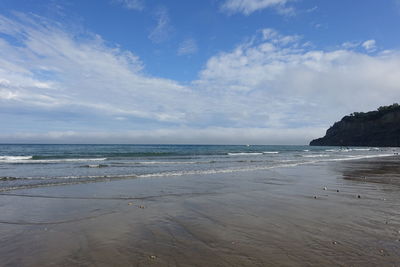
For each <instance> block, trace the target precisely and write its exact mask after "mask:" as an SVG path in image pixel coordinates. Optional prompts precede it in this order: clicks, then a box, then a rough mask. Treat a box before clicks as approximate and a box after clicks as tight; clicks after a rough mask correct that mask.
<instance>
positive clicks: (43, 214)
mask: <svg viewBox="0 0 400 267" xmlns="http://www.w3.org/2000/svg"><path fill="white" fill-rule="evenodd" d="M398 163H399V158H398V157H385V158H371V159H363V160H351V161H340V162H322V161H321V162H318V163H314V164H307V165H298V166H294V167H290V168H284V167H283V168H282V167H281V168H279V167H278V168H274V169H269V170H255V171H248V172H236V173H216V174H211V175H197V174H193V175H188V176H184V175H183V176H169V177H163V178H162V179H160V178H159V177H150V178H146V179H131V180H115V181H110V182H98V183H87V184H85V183H84V184H76V185H64V186H55V187H41V188H32V189H27V190H26V189H18V190H13V191H10V192H11V193H14V195H11V194H9V195H7V194H1V195H0V199H1V202H0V203H1V204H0V212H1V214H2V217H1V222H0V240H1V245H0V257H1V258H2V260H3V264H5V265H6V266H7V265H13V266H14V265H17V266H54V265H56V266H59V265H61V266H72V265H85V266H86V265H88V266H92V265H96V266H110V265H115V266H117V265H118V266H132V265H134V266H149V265H150V266H167V265H170V266H266V265H267V266H270V265H275V266H299V265H353V266H371V265H396V264H399V263H400V262H399V260H398V259H399V258H400V254H399V251H400V232H399V231H400V219H398V218H399V216H398V215H400V212H399V211H398V208H397V207H398V206H399V205H400V196H399V194H398V192H399V190H400V188H399V187H398V185H400V183H399V181H400V168H399V167H397V165H398ZM364 177H365V179H364ZM360 178H362V179H360ZM379 179H381V180H379ZM324 189H326V190H324ZM337 190H339V192H337ZM22 195H25V196H22ZM314 196H316V197H317V198H316V199H314ZM358 196H360V198H358Z"/></svg>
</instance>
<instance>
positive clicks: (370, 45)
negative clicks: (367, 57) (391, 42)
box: [362, 40, 376, 52]
mask: <svg viewBox="0 0 400 267" xmlns="http://www.w3.org/2000/svg"><path fill="white" fill-rule="evenodd" d="M362 47H364V49H365V50H367V51H368V52H374V51H375V50H376V41H375V40H368V41H365V42H364V43H362Z"/></svg>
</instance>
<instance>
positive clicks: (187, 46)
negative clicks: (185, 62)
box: [178, 38, 198, 56]
mask: <svg viewBox="0 0 400 267" xmlns="http://www.w3.org/2000/svg"><path fill="white" fill-rule="evenodd" d="M197 50H198V47H197V43H196V40H194V39H193V38H188V39H186V40H184V41H183V42H182V43H181V44H180V45H179V48H178V55H179V56H185V55H191V54H195V53H197Z"/></svg>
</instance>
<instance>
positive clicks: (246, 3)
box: [221, 0, 294, 15]
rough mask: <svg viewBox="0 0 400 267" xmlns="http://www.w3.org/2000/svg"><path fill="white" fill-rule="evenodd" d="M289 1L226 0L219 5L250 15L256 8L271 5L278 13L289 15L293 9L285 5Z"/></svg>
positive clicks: (228, 10)
mask: <svg viewBox="0 0 400 267" xmlns="http://www.w3.org/2000/svg"><path fill="white" fill-rule="evenodd" d="M289 1H291V0H226V1H225V2H224V3H223V4H222V6H221V7H222V10H225V11H227V12H229V13H243V14H244V15H250V14H251V13H253V12H255V11H257V10H261V9H265V8H271V7H273V8H276V9H277V10H278V12H279V13H280V14H284V15H291V14H293V12H294V9H293V8H292V7H287V6H285V4H286V3H287V2H289Z"/></svg>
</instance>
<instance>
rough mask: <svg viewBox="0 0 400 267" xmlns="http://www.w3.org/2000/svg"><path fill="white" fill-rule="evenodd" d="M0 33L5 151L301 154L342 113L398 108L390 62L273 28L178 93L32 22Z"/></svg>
mask: <svg viewBox="0 0 400 267" xmlns="http://www.w3.org/2000/svg"><path fill="white" fill-rule="evenodd" d="M0 33H2V35H1V37H0V112H1V114H2V115H1V116H0V124H1V125H7V127H4V128H2V133H1V136H0V141H3V142H4V141H6V140H9V141H10V140H15V141H18V140H19V141H21V142H22V141H23V140H25V141H26V140H33V141H34V140H37V141H38V142H40V140H41V142H43V141H46V140H50V141H51V140H54V142H62V141H63V140H64V141H65V140H67V141H68V140H69V141H70V142H77V141H79V140H81V142H96V140H97V141H98V142H118V141H121V142H125V141H126V142H134V143H140V142H164V143H168V142H172V143H177V142H186V143H192V142H197V143H201V142H203V143H218V142H220V143H255V142H257V143H281V142H282V143H283V142H286V143H287V142H289V143H306V142H307V141H309V139H311V138H314V137H317V136H318V135H321V134H322V133H323V129H324V128H325V127H327V126H329V125H330V124H331V123H333V122H334V121H335V120H338V119H339V118H340V117H341V116H342V115H344V114H347V113H350V112H354V111H363V110H370V109H374V108H376V107H377V106H380V105H384V104H389V103H392V102H394V101H395V100H396V99H400V90H399V86H398V85H399V84H400V52H399V51H391V52H380V51H378V50H377V51H376V53H373V54H370V53H367V52H365V51H364V50H361V49H359V50H360V51H357V50H353V49H346V48H340V49H337V50H327V51H325V50H324V49H316V48H313V47H310V46H307V45H305V44H307V43H308V42H307V41H306V40H304V41H303V38H302V37H301V36H297V35H284V34H282V33H280V32H277V31H275V30H273V29H263V30H260V31H259V32H258V33H257V34H256V35H255V36H253V38H250V41H247V42H243V43H240V44H238V45H237V46H236V47H235V48H234V49H233V50H231V51H226V52H221V53H219V54H216V55H214V56H213V57H211V58H210V59H209V60H208V61H207V63H206V64H205V67H204V68H203V69H202V70H201V71H200V73H199V78H198V79H197V80H196V81H193V82H191V83H188V84H185V85H184V84H181V83H180V82H177V81H174V80H168V79H161V78H157V77H151V76H149V75H146V74H145V72H144V71H143V68H144V64H143V63H142V62H141V60H140V59H139V58H138V57H137V56H136V55H135V54H134V53H132V52H130V51H124V50H122V49H120V48H118V47H113V46H110V45H109V44H106V42H105V41H103V39H102V38H101V37H100V36H98V35H96V34H92V33H87V32H79V33H75V32H70V31H69V30H67V29H66V28H64V27H63V26H62V25H59V24H57V23H56V22H54V21H47V20H46V19H43V18H40V17H37V16H33V15H23V14H19V15H16V16H15V17H5V16H0ZM360 48H361V46H360ZM350 94H351V97H349V95H350ZM354 99H357V100H358V101H354ZM316 114H318V116H316ZM281 137H282V138H281ZM285 138H286V139H285ZM108 140H112V141H108ZM285 140H286V141H285Z"/></svg>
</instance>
